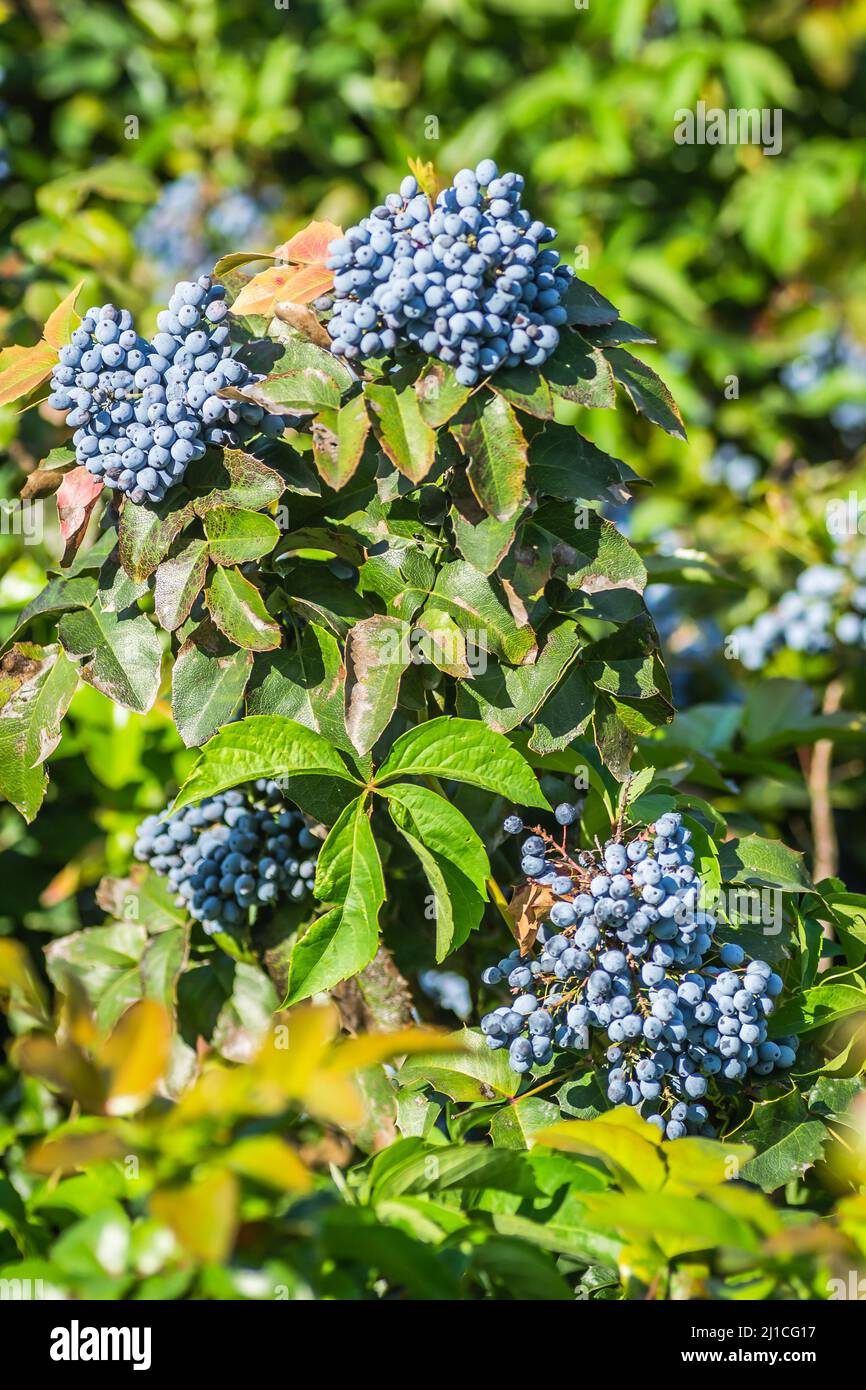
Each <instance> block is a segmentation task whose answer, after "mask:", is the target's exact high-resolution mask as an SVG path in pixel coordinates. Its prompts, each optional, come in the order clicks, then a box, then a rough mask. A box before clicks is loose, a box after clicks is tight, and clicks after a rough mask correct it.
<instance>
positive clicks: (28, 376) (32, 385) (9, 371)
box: [0, 339, 57, 405]
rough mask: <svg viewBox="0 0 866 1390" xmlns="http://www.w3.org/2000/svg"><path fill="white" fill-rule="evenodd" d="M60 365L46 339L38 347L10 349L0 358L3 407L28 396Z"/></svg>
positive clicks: (0, 394)
mask: <svg viewBox="0 0 866 1390" xmlns="http://www.w3.org/2000/svg"><path fill="white" fill-rule="evenodd" d="M56 365H57V351H56V349H55V348H53V347H52V346H51V344H50V343H46V342H45V340H44V339H42V341H41V342H38V343H37V344H36V345H35V347H9V348H7V349H6V351H5V352H4V353H3V354H2V356H0V405H9V403H10V401H17V400H19V399H20V398H21V397H22V396H29V395H30V392H31V391H35V390H36V387H37V386H40V385H41V384H42V382H43V381H45V380H46V379H47V378H48V377H49V376H50V375H51V373H52V371H53V369H54V367H55V366H56Z"/></svg>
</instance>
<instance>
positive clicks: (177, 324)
mask: <svg viewBox="0 0 866 1390" xmlns="http://www.w3.org/2000/svg"><path fill="white" fill-rule="evenodd" d="M227 314H228V305H227V304H226V302H225V289H224V287H223V286H222V285H218V284H216V283H215V282H214V280H213V279H212V277H211V276H209V275H202V276H200V277H199V279H198V280H196V281H181V283H180V284H179V285H177V286H176V287H175V290H174V293H173V294H172V296H171V299H170V301H169V307H168V309H165V310H163V311H162V313H160V314H159V316H158V318H157V327H158V329H159V331H158V332H157V333H156V334H155V336H154V338H153V342H148V341H146V340H145V339H144V338H142V337H140V336H139V334H138V333H137V332H136V330H135V327H134V324H133V321H132V315H131V314H130V312H129V310H128V309H117V308H115V306H114V305H113V304H103V305H102V306H101V307H94V308H91V309H88V310H87V312H86V313H85V315H84V318H83V319H82V321H81V324H80V326H79V327H78V328H76V329H75V331H74V333H73V334H72V340H71V342H70V343H68V344H67V345H66V346H65V347H62V348H61V349H60V353H59V359H60V360H59V365H58V366H57V367H56V368H55V370H54V374H53V376H52V378H51V387H52V394H51V395H50V396H49V398H48V403H49V405H51V406H52V407H53V408H54V409H56V410H62V411H66V412H68V413H67V416H66V422H67V424H69V425H71V426H72V427H73V429H74V431H75V433H74V434H73V436H72V439H73V444H74V445H75V455H76V458H77V460H78V462H79V463H80V464H84V465H85V467H87V468H88V469H89V471H90V472H91V473H93V474H94V476H95V477H97V478H102V480H103V481H104V482H105V484H106V486H107V487H110V488H114V489H116V490H117V491H119V492H123V493H126V494H127V495H128V496H129V498H130V500H131V501H132V502H136V503H141V502H159V501H161V499H162V497H163V496H164V495H165V493H166V491H167V490H168V489H169V488H170V487H172V486H173V485H174V484H175V483H178V482H180V480H181V478H182V477H183V475H184V473H185V472H186V470H187V468H188V466H189V464H190V463H191V462H192V461H193V459H198V458H201V456H202V454H203V453H204V452H205V449H206V447H207V445H208V444H214V445H217V446H221V445H234V446H240V445H242V444H244V443H246V441H247V439H248V438H249V437H250V436H251V435H254V434H257V433H263V434H266V435H277V434H281V433H282V431H283V430H284V429H285V426H286V423H287V420H286V418H285V417H283V416H277V415H270V414H267V413H266V412H265V411H264V410H263V409H262V407H261V406H260V405H257V404H255V403H254V402H247V401H233V400H226V399H224V398H223V397H222V396H221V395H220V394H219V393H220V392H221V391H223V390H224V389H225V388H226V387H227V386H235V387H244V386H248V385H250V384H251V383H252V382H254V381H259V380H261V376H260V375H256V374H254V373H253V372H251V371H250V369H249V367H247V366H246V364H245V363H243V362H241V361H239V360H238V359H237V358H236V357H235V356H234V355H233V354H232V347H231V343H230V341H229V333H230V330H229V325H228V322H227V320H226V316H227Z"/></svg>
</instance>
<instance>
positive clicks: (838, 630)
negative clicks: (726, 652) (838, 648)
mask: <svg viewBox="0 0 866 1390" xmlns="http://www.w3.org/2000/svg"><path fill="white" fill-rule="evenodd" d="M833 558H834V561H835V563H834V564H832V565H827V564H824V565H810V567H809V568H808V569H805V570H803V571H802V573H801V574H800V575H799V577H798V579H797V582H796V585H795V586H794V588H793V589H791V590H789V592H788V593H787V594H785V595H784V596H783V597H782V598H781V599H780V600H779V602H778V603H777V604H775V605H774V607H772V608H769V609H767V611H766V612H765V613H761V614H760V615H759V616H758V617H757V618H756V619H755V621H754V622H753V623H748V624H744V625H742V626H740V627H736V628H734V630H733V632H731V633H730V635H729V638H728V643H729V647H730V650H731V652H732V654H733V655H734V656H735V657H737V659H738V660H739V661H741V662H742V663H743V665H744V666H745V667H746V669H747V670H749V671H759V670H761V668H762V667H763V666H765V665H766V664H767V661H768V660H769V658H770V657H771V656H772V655H773V653H774V652H777V651H779V650H780V649H782V648H783V647H787V648H789V649H790V650H791V651H795V652H805V653H807V654H808V655H810V656H815V655H818V654H820V653H821V652H828V651H831V650H832V648H833V647H834V645H836V644H840V645H842V646H844V647H866V547H861V548H859V549H857V550H855V551H853V552H849V551H845V550H841V549H840V550H838V551H837V552H836V554H835V555H834V557H833Z"/></svg>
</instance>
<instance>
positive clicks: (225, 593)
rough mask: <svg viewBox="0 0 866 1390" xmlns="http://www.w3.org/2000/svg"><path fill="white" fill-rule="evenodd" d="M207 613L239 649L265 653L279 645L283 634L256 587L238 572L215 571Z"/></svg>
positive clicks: (209, 588)
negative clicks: (243, 648)
mask: <svg viewBox="0 0 866 1390" xmlns="http://www.w3.org/2000/svg"><path fill="white" fill-rule="evenodd" d="M204 601H205V604H206V606H207V610H208V612H209V613H210V615H211V617H212V618H213V620H214V622H215V623H216V625H217V627H218V628H219V630H220V632H222V633H223V634H224V636H226V637H227V638H228V639H229V641H230V642H232V643H234V645H235V646H236V647H245V648H247V649H248V650H250V651H256V652H265V651H270V650H271V649H272V648H273V647H278V646H279V645H280V639H281V633H280V627H279V624H278V623H276V622H275V621H274V620H273V618H272V617H271V616H270V614H269V613H268V610H267V609H266V608H265V605H264V602H263V600H262V596H261V594H260V593H259V591H258V589H257V588H256V587H255V585H254V584H251V583H250V581H249V580H248V579H245V578H244V576H243V575H242V574H241V573H240V572H239V571H238V570H235V569H222V568H219V569H216V570H214V572H213V574H212V576H211V581H210V583H209V584H208V586H207V588H206V589H205V594H204Z"/></svg>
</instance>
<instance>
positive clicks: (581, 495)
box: [528, 424, 627, 502]
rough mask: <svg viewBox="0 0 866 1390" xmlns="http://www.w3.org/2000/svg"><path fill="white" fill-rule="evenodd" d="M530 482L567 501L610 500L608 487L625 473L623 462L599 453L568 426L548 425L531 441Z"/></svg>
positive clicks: (544, 491)
mask: <svg viewBox="0 0 866 1390" xmlns="http://www.w3.org/2000/svg"><path fill="white" fill-rule="evenodd" d="M528 476H529V482H530V485H531V486H532V488H533V489H536V490H537V491H538V492H540V493H547V494H549V496H551V497H560V498H563V499H564V500H566V501H578V500H581V501H587V502H592V501H610V498H611V488H614V487H616V485H617V484H619V483H621V482H622V480H623V478H624V477H626V476H627V470H626V467H625V464H623V463H621V462H620V460H619V459H616V458H612V457H611V455H610V454H605V453H602V451H601V449H598V448H596V446H595V445H594V444H591V443H590V441H589V440H588V439H584V438H583V436H582V435H580V434H578V432H577V430H575V429H572V428H571V427H570V426H568V425H559V424H551V425H548V426H547V427H546V428H545V429H544V430H543V431H542V433H541V434H540V435H537V436H536V438H535V439H533V441H532V451H531V453H530V459H529V474H528Z"/></svg>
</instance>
